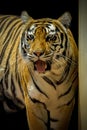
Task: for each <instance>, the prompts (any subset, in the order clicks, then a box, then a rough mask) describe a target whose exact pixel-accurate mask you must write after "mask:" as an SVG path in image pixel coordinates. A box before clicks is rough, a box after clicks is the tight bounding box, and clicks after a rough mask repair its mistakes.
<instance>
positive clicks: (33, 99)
mask: <svg viewBox="0 0 87 130" xmlns="http://www.w3.org/2000/svg"><path fill="white" fill-rule="evenodd" d="M29 98H30V100H31V101H32V102H33V103H40V104H42V105H43V106H44V108H45V109H46V105H45V103H43V102H40V101H39V100H37V99H35V98H32V97H31V96H30V95H29Z"/></svg>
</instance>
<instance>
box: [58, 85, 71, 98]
mask: <svg viewBox="0 0 87 130" xmlns="http://www.w3.org/2000/svg"><path fill="white" fill-rule="evenodd" d="M71 89H72V85H71V86H70V87H69V88H68V90H67V91H66V92H64V93H63V94H61V95H60V96H59V97H58V98H61V97H63V96H65V95H67V94H68V93H69V92H70V91H71Z"/></svg>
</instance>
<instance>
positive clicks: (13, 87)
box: [11, 75, 16, 98]
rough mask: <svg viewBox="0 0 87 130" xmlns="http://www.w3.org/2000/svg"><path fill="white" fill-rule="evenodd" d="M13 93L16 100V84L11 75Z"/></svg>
mask: <svg viewBox="0 0 87 130" xmlns="http://www.w3.org/2000/svg"><path fill="white" fill-rule="evenodd" d="M11 91H12V94H13V96H14V98H16V94H15V84H14V80H13V76H12V75H11Z"/></svg>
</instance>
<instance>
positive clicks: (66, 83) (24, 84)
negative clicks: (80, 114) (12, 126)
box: [0, 12, 78, 130]
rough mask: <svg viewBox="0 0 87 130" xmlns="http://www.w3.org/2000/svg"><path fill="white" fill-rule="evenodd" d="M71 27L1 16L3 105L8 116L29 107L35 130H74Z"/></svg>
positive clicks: (75, 57) (64, 19)
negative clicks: (72, 121) (71, 122)
mask: <svg viewBox="0 0 87 130" xmlns="http://www.w3.org/2000/svg"><path fill="white" fill-rule="evenodd" d="M70 22H71V16H70V14H69V13H65V14H64V15H63V16H61V17H60V18H59V19H51V18H42V19H36V20H34V19H33V18H31V17H30V16H28V14H27V13H26V12H23V13H22V15H21V17H17V16H9V15H6V16H0V100H1V101H3V106H4V109H5V110H6V111H16V110H19V109H22V108H24V106H25V107H26V113H27V119H28V124H29V128H30V130H36V129H37V130H67V129H68V125H69V121H70V118H71V115H72V111H73V108H74V104H75V93H76V91H77V84H78V76H77V75H78V66H77V65H78V54H77V53H78V52H77V46H76V43H75V40H74V38H73V35H72V33H71V31H70V29H69V24H70Z"/></svg>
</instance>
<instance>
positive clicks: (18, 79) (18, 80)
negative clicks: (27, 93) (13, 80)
mask: <svg viewBox="0 0 87 130" xmlns="http://www.w3.org/2000/svg"><path fill="white" fill-rule="evenodd" d="M17 75H18V76H17V82H18V85H19V87H20V91H21V93H22V96H23V97H24V93H23V89H22V84H21V81H20V77H19V73H18V74H17Z"/></svg>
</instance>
